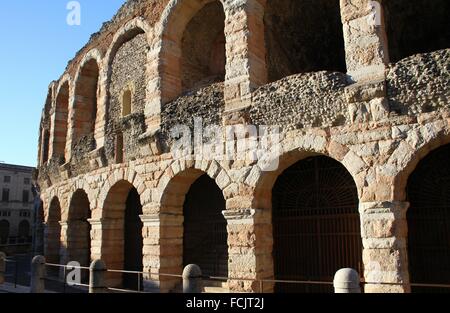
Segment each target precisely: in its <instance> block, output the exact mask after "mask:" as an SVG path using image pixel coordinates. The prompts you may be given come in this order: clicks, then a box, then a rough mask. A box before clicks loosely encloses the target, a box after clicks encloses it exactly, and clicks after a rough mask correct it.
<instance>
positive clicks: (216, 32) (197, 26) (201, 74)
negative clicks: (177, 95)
mask: <svg viewBox="0 0 450 313" xmlns="http://www.w3.org/2000/svg"><path fill="white" fill-rule="evenodd" d="M224 28H225V13H224V10H223V6H222V3H221V2H220V1H214V2H212V3H209V4H207V5H205V6H204V7H203V8H202V9H200V10H199V11H198V12H197V14H196V15H195V16H194V17H193V18H192V19H191V20H190V21H189V23H188V24H187V26H186V29H185V31H184V33H183V37H182V40H181V51H182V59H181V70H182V77H181V78H182V88H183V91H187V90H190V89H194V88H198V87H203V86H207V85H209V84H211V83H212V82H216V81H224V79H225V59H226V58H225V34H224Z"/></svg>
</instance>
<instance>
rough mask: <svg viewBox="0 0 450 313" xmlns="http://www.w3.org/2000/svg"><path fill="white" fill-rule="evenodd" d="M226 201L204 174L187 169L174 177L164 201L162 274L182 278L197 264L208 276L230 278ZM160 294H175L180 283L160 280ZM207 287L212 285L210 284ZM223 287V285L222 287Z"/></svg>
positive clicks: (173, 279) (165, 279)
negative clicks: (187, 270)
mask: <svg viewBox="0 0 450 313" xmlns="http://www.w3.org/2000/svg"><path fill="white" fill-rule="evenodd" d="M224 209H225V200H224V197H223V194H222V191H221V190H220V188H219V187H218V186H217V184H216V182H215V181H214V180H213V179H211V178H209V176H208V175H206V174H205V173H204V172H203V171H200V170H196V169H188V170H185V171H183V172H181V173H179V174H177V175H176V176H175V177H173V178H172V179H171V180H170V182H169V183H168V185H167V186H166V187H165V188H164V193H163V195H162V199H161V214H162V216H164V217H165V218H164V219H163V220H162V221H161V226H160V227H161V247H160V249H161V255H160V258H161V264H160V269H159V270H160V271H161V272H162V273H175V274H181V273H182V272H183V268H184V267H185V266H186V265H188V264H197V265H199V266H200V268H201V269H202V273H203V274H205V275H213V276H216V275H220V276H222V277H227V276H228V242H227V239H228V236H227V223H226V220H225V218H224V217H223V215H222V211H223V210H224ZM159 279H160V281H159V287H160V291H161V292H165V291H173V290H176V288H177V287H178V286H179V284H180V283H181V281H180V280H179V279H177V278H173V277H160V278H159ZM206 284H209V282H207V283H206ZM222 287H223V285H222Z"/></svg>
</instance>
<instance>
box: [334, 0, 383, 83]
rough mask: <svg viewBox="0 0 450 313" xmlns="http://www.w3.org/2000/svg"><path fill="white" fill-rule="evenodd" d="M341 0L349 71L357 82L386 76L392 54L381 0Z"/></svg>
mask: <svg viewBox="0 0 450 313" xmlns="http://www.w3.org/2000/svg"><path fill="white" fill-rule="evenodd" d="M340 1H341V17H342V24H343V27H344V40H345V53H346V60H347V72H348V74H349V75H350V76H352V78H353V79H354V80H355V81H357V82H360V81H367V80H373V79H374V78H379V77H384V69H385V65H386V64H388V62H389V57H388V45H387V38H386V32H385V26H384V21H383V16H382V15H383V12H382V6H381V4H380V1H372V0H340Z"/></svg>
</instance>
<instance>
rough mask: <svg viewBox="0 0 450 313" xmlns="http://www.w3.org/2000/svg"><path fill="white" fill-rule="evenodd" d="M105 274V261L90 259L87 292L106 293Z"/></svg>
mask: <svg viewBox="0 0 450 313" xmlns="http://www.w3.org/2000/svg"><path fill="white" fill-rule="evenodd" d="M105 275H106V265H105V262H103V261H102V260H95V261H92V263H91V266H90V268H89V293H107V291H108V288H107V287H106V284H105Z"/></svg>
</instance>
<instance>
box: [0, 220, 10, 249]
mask: <svg viewBox="0 0 450 313" xmlns="http://www.w3.org/2000/svg"><path fill="white" fill-rule="evenodd" d="M9 226H10V225H9V222H8V221H7V220H2V221H0V244H2V245H6V244H7V243H8V238H9Z"/></svg>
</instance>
